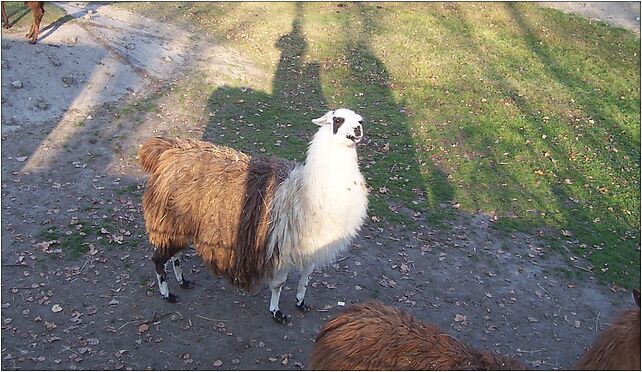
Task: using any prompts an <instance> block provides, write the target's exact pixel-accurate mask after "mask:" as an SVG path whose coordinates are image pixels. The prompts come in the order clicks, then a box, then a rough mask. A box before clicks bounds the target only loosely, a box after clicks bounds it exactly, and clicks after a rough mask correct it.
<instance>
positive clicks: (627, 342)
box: [574, 289, 640, 371]
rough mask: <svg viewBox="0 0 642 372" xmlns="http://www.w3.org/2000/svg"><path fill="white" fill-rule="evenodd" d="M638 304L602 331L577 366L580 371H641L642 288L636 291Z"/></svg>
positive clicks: (635, 298) (634, 296)
mask: <svg viewBox="0 0 642 372" xmlns="http://www.w3.org/2000/svg"><path fill="white" fill-rule="evenodd" d="M633 299H634V301H635V303H636V305H637V307H635V308H633V309H629V310H627V311H625V312H623V313H622V314H620V316H619V317H618V318H617V319H616V320H615V321H614V322H613V323H611V325H610V326H609V327H608V328H607V329H606V330H605V331H604V332H602V333H601V334H600V335H599V336H598V337H597V339H596V340H595V342H594V343H593V345H592V346H591V348H590V349H589V350H588V351H587V352H586V353H584V355H582V358H580V360H579V362H577V364H576V365H575V368H574V369H576V370H580V371H614V370H619V371H639V370H640V291H639V290H637V289H636V290H633Z"/></svg>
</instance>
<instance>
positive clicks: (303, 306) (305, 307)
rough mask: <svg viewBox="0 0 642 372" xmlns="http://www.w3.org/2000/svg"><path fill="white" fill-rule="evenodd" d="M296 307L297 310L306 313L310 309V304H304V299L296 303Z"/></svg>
mask: <svg viewBox="0 0 642 372" xmlns="http://www.w3.org/2000/svg"><path fill="white" fill-rule="evenodd" d="M297 302H298V301H297ZM296 308H297V309H299V311H300V312H302V313H307V312H308V311H310V310H311V309H310V306H308V305H306V304H305V300H303V301H301V303H300V304H296Z"/></svg>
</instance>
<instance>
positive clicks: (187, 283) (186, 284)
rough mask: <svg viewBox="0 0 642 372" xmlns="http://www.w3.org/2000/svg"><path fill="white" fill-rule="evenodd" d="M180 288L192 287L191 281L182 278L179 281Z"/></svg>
mask: <svg viewBox="0 0 642 372" xmlns="http://www.w3.org/2000/svg"><path fill="white" fill-rule="evenodd" d="M181 288H183V289H189V288H192V282H190V281H189V280H186V279H183V282H182V283H181Z"/></svg>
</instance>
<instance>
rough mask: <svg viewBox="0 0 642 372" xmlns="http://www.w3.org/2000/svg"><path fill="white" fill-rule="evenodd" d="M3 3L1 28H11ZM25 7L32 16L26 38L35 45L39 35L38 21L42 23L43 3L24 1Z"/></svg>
mask: <svg viewBox="0 0 642 372" xmlns="http://www.w3.org/2000/svg"><path fill="white" fill-rule="evenodd" d="M4 3H5V2H4V1H3V2H2V27H3V28H11V25H10V24H9V17H7V13H6V12H5V10H4ZM25 6H26V7H27V8H29V9H31V13H32V14H33V23H32V24H31V29H30V30H29V33H28V34H27V37H28V38H29V43H31V44H35V43H36V40H38V34H39V33H40V21H42V17H43V16H44V15H45V7H44V2H43V1H25Z"/></svg>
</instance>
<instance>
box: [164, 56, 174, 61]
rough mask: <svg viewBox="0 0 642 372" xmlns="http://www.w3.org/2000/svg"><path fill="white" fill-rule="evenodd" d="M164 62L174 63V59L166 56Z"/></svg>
mask: <svg viewBox="0 0 642 372" xmlns="http://www.w3.org/2000/svg"><path fill="white" fill-rule="evenodd" d="M163 61H165V62H172V61H173V59H172V57H170V56H166V57H165V58H163Z"/></svg>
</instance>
